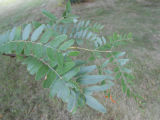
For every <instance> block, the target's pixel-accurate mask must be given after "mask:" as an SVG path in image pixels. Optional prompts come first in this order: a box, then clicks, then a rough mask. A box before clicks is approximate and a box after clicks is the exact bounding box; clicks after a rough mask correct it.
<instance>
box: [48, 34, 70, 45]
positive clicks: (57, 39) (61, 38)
mask: <svg viewBox="0 0 160 120" xmlns="http://www.w3.org/2000/svg"><path fill="white" fill-rule="evenodd" d="M66 39H67V35H64V34H63V35H59V36H57V37H55V39H54V40H52V41H51V42H49V43H48V45H49V46H51V47H53V48H57V47H58V46H59V45H60V44H61V43H62V42H64V41H65V40H66Z"/></svg>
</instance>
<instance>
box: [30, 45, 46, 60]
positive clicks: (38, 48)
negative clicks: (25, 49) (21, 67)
mask: <svg viewBox="0 0 160 120" xmlns="http://www.w3.org/2000/svg"><path fill="white" fill-rule="evenodd" d="M43 50H44V49H43V46H42V45H41V44H33V45H32V53H33V55H34V56H35V57H37V58H41V57H43Z"/></svg>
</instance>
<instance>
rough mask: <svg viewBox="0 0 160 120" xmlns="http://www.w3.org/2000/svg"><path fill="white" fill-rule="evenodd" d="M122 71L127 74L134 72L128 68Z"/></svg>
mask: <svg viewBox="0 0 160 120" xmlns="http://www.w3.org/2000/svg"><path fill="white" fill-rule="evenodd" d="M122 71H123V72H126V73H128V74H129V73H131V72H132V70H130V69H128V68H122Z"/></svg>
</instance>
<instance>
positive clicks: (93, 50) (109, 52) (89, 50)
mask: <svg viewBox="0 0 160 120" xmlns="http://www.w3.org/2000/svg"><path fill="white" fill-rule="evenodd" d="M69 49H79V50H85V51H89V52H101V53H110V52H112V51H101V50H91V49H87V48H81V47H70V48H69Z"/></svg>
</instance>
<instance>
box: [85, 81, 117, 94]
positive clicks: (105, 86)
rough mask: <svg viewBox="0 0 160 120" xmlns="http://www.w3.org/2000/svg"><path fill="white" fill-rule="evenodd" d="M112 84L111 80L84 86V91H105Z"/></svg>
mask: <svg viewBox="0 0 160 120" xmlns="http://www.w3.org/2000/svg"><path fill="white" fill-rule="evenodd" d="M113 85H114V84H113V83H112V82H110V83H108V84H106V85H101V86H91V87H87V88H85V92H100V91H106V90H107V89H110V88H111V87H112V86H113Z"/></svg>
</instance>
